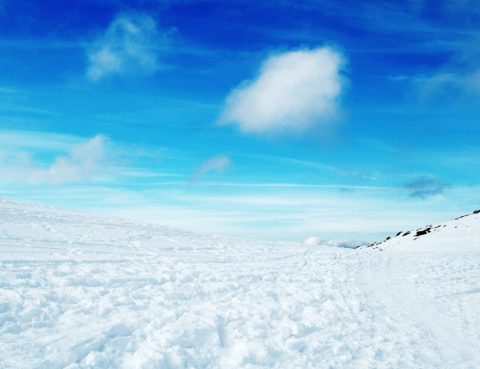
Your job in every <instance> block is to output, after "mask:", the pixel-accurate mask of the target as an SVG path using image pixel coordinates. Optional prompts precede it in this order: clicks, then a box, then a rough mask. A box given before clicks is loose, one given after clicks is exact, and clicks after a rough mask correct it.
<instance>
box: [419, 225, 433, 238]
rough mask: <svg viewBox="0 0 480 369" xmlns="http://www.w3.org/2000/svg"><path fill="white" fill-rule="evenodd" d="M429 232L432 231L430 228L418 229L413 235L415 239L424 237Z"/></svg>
mask: <svg viewBox="0 0 480 369" xmlns="http://www.w3.org/2000/svg"><path fill="white" fill-rule="evenodd" d="M431 230H432V228H431V227H428V228H424V229H419V230H417V233H415V237H419V236H424V235H426V234H427V233H430V231H431Z"/></svg>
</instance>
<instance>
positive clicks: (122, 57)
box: [86, 13, 164, 81]
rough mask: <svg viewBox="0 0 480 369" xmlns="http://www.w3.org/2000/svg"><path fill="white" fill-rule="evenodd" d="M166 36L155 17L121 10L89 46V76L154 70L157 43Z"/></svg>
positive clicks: (92, 77)
mask: <svg viewBox="0 0 480 369" xmlns="http://www.w3.org/2000/svg"><path fill="white" fill-rule="evenodd" d="M162 38H163V39H164V35H162V34H161V33H160V32H159V30H158V29H157V24H156V22H155V20H154V19H153V18H152V17H150V16H149V15H147V14H143V13H121V14H119V15H117V16H116V17H115V19H114V20H113V21H112V23H111V24H110V25H109V27H108V29H107V30H106V31H105V33H104V34H103V35H101V36H99V37H98V39H97V40H96V41H95V42H93V43H92V44H91V45H90V46H89V47H88V48H87V57H88V67H87V72H86V75H87V78H88V79H89V80H91V81H99V80H101V79H103V78H106V77H109V76H113V75H126V74H135V73H139V74H152V73H154V72H155V71H156V70H157V69H158V65H159V62H158V55H157V45H158V44H159V42H160V41H161V40H162Z"/></svg>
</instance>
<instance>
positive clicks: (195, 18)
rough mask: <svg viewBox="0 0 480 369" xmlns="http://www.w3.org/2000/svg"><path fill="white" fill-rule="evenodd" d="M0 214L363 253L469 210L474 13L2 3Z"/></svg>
mask: <svg viewBox="0 0 480 369" xmlns="http://www.w3.org/2000/svg"><path fill="white" fill-rule="evenodd" d="M0 18H1V19H0V50H1V52H0V196H2V197H8V198H14V199H19V200H28V201H36V202H40V203H45V204H51V205H55V206H62V207H69V208H74V209H80V210H88V211H95V212H104V213H108V214H116V215H121V216H127V217H131V218H137V219H143V220H148V221H152V222H157V223H160V224H165V225H172V226H177V227H182V228H186V229H193V230H197V231H204V232H215V233H228V234H235V235H247V236H250V237H262V238H272V239H278V238H304V237H307V236H312V235H316V236H320V237H324V238H356V239H362V238H363V239H374V238H376V237H379V236H382V235H384V234H388V233H390V232H394V231H397V230H400V229H402V228H411V227H416V226H419V225H423V224H424V223H430V222H436V221H442V220H446V219H449V218H451V217H453V216H456V215H459V214H462V213H464V212H469V211H472V210H473V209H476V208H478V207H479V206H480V192H479V180H480V161H479V157H480V155H479V154H480V149H479V148H478V141H479V138H480V122H479V117H480V104H479V103H478V101H479V97H480V63H479V60H480V4H479V3H478V2H477V1H473V0H472V1H469V0H441V1H427V0H424V1H422V0H411V1H402V2H400V1H399V2H395V1H373V0H372V1H364V2H357V1H344V2H338V1H304V2H289V1H282V2H276V1H275V2H273V1H265V2H261V4H259V2H255V1H223V2H211V1H154V0H142V1H141V0H139V1H121V0H109V1H93V0H82V1H80V0H78V1H75V0H72V1H60V0H58V1H49V0H46V1H42V2H38V1H23V0H22V1H13V0H0Z"/></svg>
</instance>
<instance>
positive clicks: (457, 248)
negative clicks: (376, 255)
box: [367, 210, 480, 253]
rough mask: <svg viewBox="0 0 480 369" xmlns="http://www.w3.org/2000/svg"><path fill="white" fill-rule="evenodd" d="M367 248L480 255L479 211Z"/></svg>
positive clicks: (402, 234) (408, 232) (401, 232)
mask: <svg viewBox="0 0 480 369" xmlns="http://www.w3.org/2000/svg"><path fill="white" fill-rule="evenodd" d="M367 247H372V248H376V249H381V250H384V249H389V248H395V249H396V250H398V251H417V252H429V251H430V252H435V251H444V252H453V253H458V252H462V253H463V252H477V251H478V250H479V249H480V210H475V211H474V212H473V213H472V214H466V215H462V216H460V217H458V218H456V219H454V220H452V221H450V222H446V223H442V224H437V225H427V226H425V227H422V228H418V229H416V230H411V231H404V232H403V231H400V232H398V233H397V234H396V235H394V236H391V237H387V238H386V239H385V240H383V241H380V242H375V243H372V244H370V245H368V246H367Z"/></svg>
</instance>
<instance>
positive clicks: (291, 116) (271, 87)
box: [220, 47, 346, 134]
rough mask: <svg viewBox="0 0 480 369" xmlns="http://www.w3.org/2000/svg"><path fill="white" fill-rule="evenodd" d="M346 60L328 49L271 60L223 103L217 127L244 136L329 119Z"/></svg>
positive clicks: (292, 53)
mask: <svg viewBox="0 0 480 369" xmlns="http://www.w3.org/2000/svg"><path fill="white" fill-rule="evenodd" d="M344 66H345V59H344V57H343V55H342V54H341V53H339V52H338V51H335V50H333V49H332V48H330V47H319V48H316V49H303V50H297V51H291V52H286V53H282V54H278V55H274V56H271V57H269V58H268V59H267V60H266V61H265V62H264V63H263V65H262V66H261V68H260V71H259V73H258V76H257V77H256V78H255V79H254V80H249V81H245V82H243V83H242V84H240V85H239V86H238V87H237V88H236V89H234V90H233V91H232V92H231V93H230V95H229V96H228V97H227V100H226V104H225V107H224V111H223V113H222V116H221V118H220V122H221V123H224V124H237V125H238V126H239V127H240V129H241V130H242V131H244V132H246V133H257V134H262V133H268V132H276V131H286V130H297V131H298V130H302V129H304V128H306V127H307V126H309V125H312V124H315V123H319V122H325V121H327V120H329V119H331V118H332V117H333V116H334V114H335V111H336V109H337V103H338V99H339V97H340V95H341V93H342V90H343V89H344V86H345V81H346V79H345V77H344V76H343V75H342V70H343V68H344Z"/></svg>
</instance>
